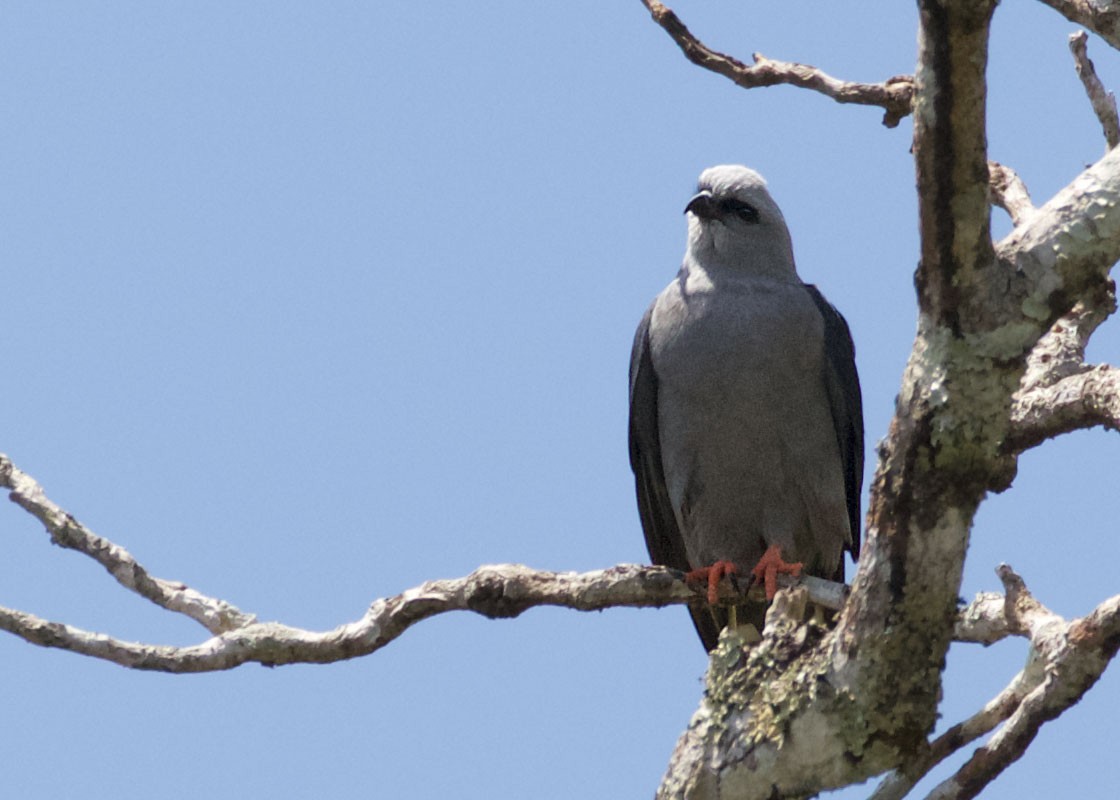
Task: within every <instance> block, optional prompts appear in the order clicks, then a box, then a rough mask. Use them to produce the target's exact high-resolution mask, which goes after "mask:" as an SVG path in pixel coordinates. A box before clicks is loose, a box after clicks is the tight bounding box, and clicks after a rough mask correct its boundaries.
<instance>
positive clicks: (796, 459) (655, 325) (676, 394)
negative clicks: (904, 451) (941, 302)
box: [629, 165, 864, 651]
mask: <svg viewBox="0 0 1120 800" xmlns="http://www.w3.org/2000/svg"><path fill="white" fill-rule="evenodd" d="M685 216H686V217H687V220H688V241H687V247H686V249H685V255H684V261H683V264H682V266H681V268H680V271H679V272H678V273H677V276H676V277H675V278H674V279H673V280H672V281H671V282H670V283H669V285H668V286H667V287H666V288H665V289H664V290H663V291H662V292H661V293H660V294H659V295H657V297H656V298H655V299H654V301H653V303H652V304H651V305H650V306H649V308H648V309H647V310H646V312H645V314H644V315H643V316H642V319H641V322H640V324H639V325H638V329H637V331H636V333H635V335H634V345H633V349H632V350H631V356H630V414H629V449H630V465H631V468H632V469H633V471H634V478H635V486H636V490H637V499H638V511H639V516H640V518H641V523H642V529H643V532H644V534H645V541H646V547H647V549H648V550H649V555H650V558H651V559H652V560H653V563H654V564H660V565H664V566H666V567H670V568H672V569H676V570H681V571H684V572H687V573H688V574H689V578H690V579H693V580H695V579H702V580H706V581H707V584H708V596H707V601H708V602H707V603H704V602H703V601H699V600H698V601H695V602H693V603H690V605H689V611H690V613H691V615H692V619H693V623H694V624H695V626H696V630H697V633H698V634H699V635H700V640H701V642H702V643H703V645H704V647H705V649H706V650H708V651H711V650H712V649H714V648H715V646H716V644H717V643H718V639H719V634H720V631H721V630H722V629H723V628H724V627H726V626H727V624H728V621H729V619H734V617H735V616H740V618H739V619H738V622H740V623H748V622H749V623H751V624H753V625H755V627H756V628H757V630H758V631H759V632H761V631H762V624H763V621H764V615H765V605H764V604H761V603H751V604H749V605H745V606H741V607H740V608H739V609H737V610H738V612H739V614H738V615H736V614H735V611H729V610H726V609H723V608H719V607H717V606H716V605H715V603H716V599H717V594H718V588H717V587H718V582H719V581H720V580H721V579H722V578H723V576H725V575H727V574H735V573H741V572H743V571H744V570H751V575H752V576H753V578H754V579H757V580H760V581H762V582H763V583H765V584H766V591H767V597H768V598H769V599H773V595H774V592H775V591H776V575H777V574H778V573H780V572H790V573H793V574H797V573H798V572H799V571H800V570H801V569H804V570H805V571H806V572H808V573H809V574H811V575H816V576H818V577H821V578H825V579H828V580H833V581H838V582H842V581H843V580H844V560H843V555H844V552H845V551H847V552H850V553H851V554H852V557H853V559H856V558H858V557H859V533H860V491H861V488H862V484H863V458H864V452H863V449H864V445H863V403H862V397H861V392H860V385H859V375H858V373H857V370H856V364H855V347H854V344H853V342H852V336H851V332H850V330H849V328H848V324H847V322H846V321H845V319H844V317H843V316H841V314H840V312H839V311H837V310H836V308H834V307H833V306H832V305H831V304H830V303H829V302H828V301H827V300H826V299H825V298H824V296H823V295H822V294H821V292H820V290H819V289H817V288H816V287H815V286H813V285H812V284H807V283H804V282H803V281H802V280H801V278H800V277H799V276H798V273H797V269H796V266H795V264H794V257H793V245H792V240H791V238H790V234H789V229H788V228H787V226H786V222H785V219H784V217H783V216H782V212H781V210H780V209H779V207H778V205H777V203H775V202H774V199H773V198H772V197H771V196H770V192H769V189H768V188H767V184H766V181H765V179H763V177H762V176H761V175H760V174H759V173H757V172H755V171H754V170H752V169H750V168H748V167H745V166H739V165H723V166H716V167H711V168H709V169H706V170H704V171H703V172H702V173H701V175H700V179H699V183H698V186H697V191H696V194H695V195H693V196H692V198H691V199H690V200H689V201H688V204H687V205H686V206H685ZM787 558H788V559H791V560H790V561H786V560H785V559H787Z"/></svg>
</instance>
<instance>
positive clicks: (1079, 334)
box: [1005, 281, 1120, 452]
mask: <svg viewBox="0 0 1120 800" xmlns="http://www.w3.org/2000/svg"><path fill="white" fill-rule="evenodd" d="M1115 310H1116V295H1115V288H1114V285H1113V283H1112V282H1111V281H1107V282H1104V283H1101V284H1098V285H1097V287H1096V290H1095V291H1093V292H1090V293H1087V294H1086V295H1085V296H1084V297H1083V298H1082V299H1081V300H1080V301H1078V303H1077V304H1076V305H1075V306H1074V307H1073V308H1072V309H1071V310H1070V311H1069V313H1067V314H1066V315H1065V316H1063V317H1062V318H1061V319H1059V320H1058V321H1057V322H1055V323H1054V325H1053V326H1051V328H1050V330H1049V331H1048V332H1047V333H1046V335H1045V336H1043V337H1042V338H1041V339H1039V341H1038V344H1036V345H1035V347H1034V349H1033V350H1032V351H1031V354H1030V356H1029V357H1028V359H1027V369H1026V371H1025V372H1024V374H1023V379H1022V382H1021V383H1020V386H1019V391H1018V392H1016V394H1015V397H1014V398H1013V405H1012V411H1011V430H1010V432H1009V434H1008V438H1007V441H1006V442H1005V447H1006V448H1007V450H1008V451H1009V452H1022V451H1023V450H1026V449H1029V448H1031V447H1034V446H1036V445H1038V444H1041V443H1042V442H1044V441H1045V440H1047V439H1050V438H1053V437H1055V436H1059V435H1061V434H1063V433H1069V432H1071V431H1074V430H1082V429H1085V428H1091V427H1095V426H1097V425H1100V426H1103V427H1105V428H1108V429H1110V430H1118V431H1120V375H1118V371H1117V370H1116V369H1115V368H1114V367H1110V366H1108V365H1104V364H1101V365H1092V364H1086V363H1085V360H1084V359H1085V348H1086V347H1087V346H1088V344H1089V338H1090V337H1091V336H1092V334H1093V332H1094V331H1095V330H1096V329H1097V328H1098V327H1099V326H1100V324H1101V323H1102V322H1104V320H1105V319H1107V318H1108V317H1109V315H1111V314H1112V313H1114V312H1115Z"/></svg>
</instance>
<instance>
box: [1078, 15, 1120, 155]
mask: <svg viewBox="0 0 1120 800" xmlns="http://www.w3.org/2000/svg"><path fill="white" fill-rule="evenodd" d="M1088 40H1089V35H1088V34H1087V33H1085V31H1078V32H1077V33H1072V34H1070V37H1069V49H1070V52H1072V53H1073V60H1074V63H1075V65H1076V69H1077V77H1079V78H1081V84H1082V85H1083V86H1084V87H1085V93H1086V94H1087V95H1088V96H1089V102H1090V103H1091V104H1092V106H1093V111H1094V113H1096V115H1097V119H1099V120H1100V122H1101V128H1103V129H1104V138H1105V141H1106V142H1107V143H1108V149H1109V150H1111V149H1112V148H1113V147H1116V145H1118V144H1120V116H1118V115H1117V113H1116V96H1115V95H1114V94H1113V93H1112V92H1109V91H1107V90H1106V89H1105V88H1104V85H1103V84H1102V83H1101V79H1100V78H1098V77H1097V70H1096V67H1094V66H1093V62H1092V60H1091V59H1090V58H1089V52H1088V44H1087V42H1088Z"/></svg>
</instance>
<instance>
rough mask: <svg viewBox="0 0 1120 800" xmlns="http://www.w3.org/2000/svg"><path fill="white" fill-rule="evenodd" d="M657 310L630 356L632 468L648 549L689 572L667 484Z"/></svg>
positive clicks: (658, 558) (649, 315) (649, 311)
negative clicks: (654, 334) (653, 349)
mask: <svg viewBox="0 0 1120 800" xmlns="http://www.w3.org/2000/svg"><path fill="white" fill-rule="evenodd" d="M652 316H653V306H652V305H651V306H650V307H649V309H647V310H646V313H645V315H644V316H643V317H642V321H641V323H640V324H639V325H638V331H637V333H636V334H634V348H633V350H631V352H630V467H631V468H632V469H633V470H634V479H635V482H636V484H637V490H638V513H639V514H640V515H641V518H642V530H644V531H645V535H646V548H647V549H648V550H649V555H650V558H652V559H653V563H655V564H663V565H664V566H666V567H672V568H673V569H679V570H687V569H688V568H689V565H688V558H687V556H686V555H685V549H684V539H683V538H682V537H681V531H680V528H679V527H678V526H677V517H676V515H675V514H674V513H673V505H672V503H671V502H670V500H669V489H668V487H667V486H666V485H665V470H664V467H663V466H662V462H661V437H660V434H659V432H658V428H657V373H655V372H654V369H653V359H652V358H651V357H650V346H649V326H650V319H651V318H652Z"/></svg>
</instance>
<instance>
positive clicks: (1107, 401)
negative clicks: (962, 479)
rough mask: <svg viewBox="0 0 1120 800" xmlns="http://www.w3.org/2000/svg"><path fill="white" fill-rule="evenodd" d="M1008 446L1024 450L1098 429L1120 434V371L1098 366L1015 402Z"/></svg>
mask: <svg viewBox="0 0 1120 800" xmlns="http://www.w3.org/2000/svg"><path fill="white" fill-rule="evenodd" d="M1012 425H1013V426H1014V428H1013V433H1012V436H1011V437H1009V439H1008V446H1009V447H1012V448H1014V449H1016V450H1020V451H1022V450H1025V449H1028V448H1030V447H1034V446H1036V445H1039V444H1041V443H1042V442H1044V441H1045V440H1047V439H1052V438H1054V437H1055V436H1059V435H1061V434H1063V433H1070V432H1071V431H1077V430H1084V429H1086V428H1093V427H1096V426H1098V425H1100V426H1103V427H1104V428H1107V429H1108V430H1112V431H1117V432H1120V370H1118V369H1116V368H1115V367H1110V366H1108V365H1107V364H1101V365H1099V366H1097V367H1093V368H1089V369H1087V370H1086V371H1085V372H1082V373H1080V374H1078V375H1072V376H1070V377H1068V378H1063V379H1062V380H1060V381H1058V383H1056V384H1054V385H1053V386H1044V387H1040V388H1038V389H1034V390H1032V391H1029V392H1025V393H1023V394H1021V395H1019V396H1018V397H1017V398H1016V400H1015V407H1014V411H1013V416H1012Z"/></svg>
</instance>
